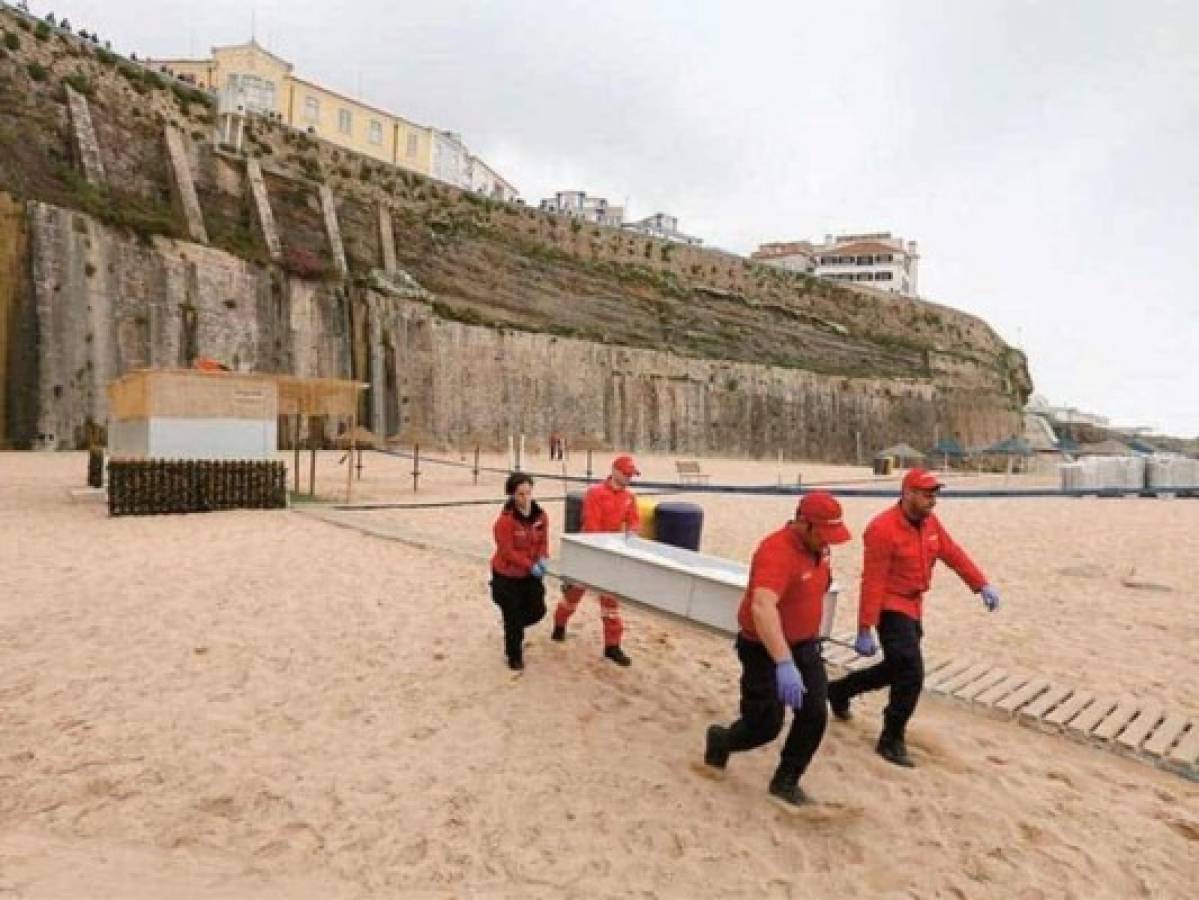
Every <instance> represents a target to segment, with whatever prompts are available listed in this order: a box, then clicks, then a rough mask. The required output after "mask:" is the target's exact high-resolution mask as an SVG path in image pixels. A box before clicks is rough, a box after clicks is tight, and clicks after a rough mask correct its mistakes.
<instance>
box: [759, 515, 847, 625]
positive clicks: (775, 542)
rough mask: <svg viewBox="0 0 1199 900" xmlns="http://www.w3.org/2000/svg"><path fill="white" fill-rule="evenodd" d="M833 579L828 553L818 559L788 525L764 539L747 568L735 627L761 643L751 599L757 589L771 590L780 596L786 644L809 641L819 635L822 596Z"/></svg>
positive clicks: (780, 610)
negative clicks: (747, 571)
mask: <svg viewBox="0 0 1199 900" xmlns="http://www.w3.org/2000/svg"><path fill="white" fill-rule="evenodd" d="M831 580H832V571H831V569H830V567H829V551H828V548H827V547H826V548H825V549H824V551H823V552H822V553H821V554H820V555H819V556H818V557H817V556H813V555H812V553H811V551H809V550H808V548H807V547H805V546H804V545H803V541H801V540H800V538H799V535H798V534H796V533H795V529H794V528H792V527H791V525H790V524H789V523H788V524H787V525H784V526H783V527H782V528H780V529H779V530H778V531H776V532H774V533H773V534H770V535H768V536H767V537H766V539H765V540H764V541H762V543H761V544H759V545H758V549H757V550H756V551H755V552H754V558H753V561H752V562H751V563H750V565H749V584H748V585H747V586H746V588H745V595H744V596H743V597H742V598H741V606H740V607H739V608H738V609H737V624H738V625H740V626H741V633H742V634H743V635H745V636H746V637H747V638H749V639H750V640H751V641H758V642H759V643H761V641H762V639H761V638H760V637H759V636H758V631H757V628H756V627H755V626H754V613H753V597H754V591H755V590H756V589H757V588H760V587H761V588H766V589H768V590H771V591H774V593H776V594H778V597H779V605H778V612H779V620H780V621H781V622H782V625H783V636H784V637H785V638H786V639H787V644H788V645H793V644H798V643H799V642H800V641H810V640H812V639H813V638H815V637H817V636H818V635H819V634H820V623H821V619H823V618H824V595H825V592H827V591H828V586H829V582H830V581H831Z"/></svg>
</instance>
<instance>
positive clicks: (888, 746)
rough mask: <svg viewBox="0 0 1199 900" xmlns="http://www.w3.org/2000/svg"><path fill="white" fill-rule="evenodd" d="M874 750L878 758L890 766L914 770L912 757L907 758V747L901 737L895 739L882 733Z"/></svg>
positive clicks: (914, 765)
mask: <svg viewBox="0 0 1199 900" xmlns="http://www.w3.org/2000/svg"><path fill="white" fill-rule="evenodd" d="M875 750H877V751H878V755H879V756H881V757H882V758H883V759H885V760H886V761H887V762H889V763H891V764H892V765H895V766H903V767H904V768H905V769H914V768H916V764H915V763H914V762H912V757H910V756H908V748H907V745H906V744H905V743H904V742H903V738H901V737H895V736H894V735H890V734H887V733H886V732H885V731H884V732H883V735H882V737H880V738H879V739H878V746H877V747H876V748H875Z"/></svg>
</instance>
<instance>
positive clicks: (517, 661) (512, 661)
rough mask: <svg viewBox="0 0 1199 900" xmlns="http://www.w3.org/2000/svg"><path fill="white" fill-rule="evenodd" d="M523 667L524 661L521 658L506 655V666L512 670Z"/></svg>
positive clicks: (515, 670)
mask: <svg viewBox="0 0 1199 900" xmlns="http://www.w3.org/2000/svg"><path fill="white" fill-rule="evenodd" d="M524 667H525V661H524V660H523V659H521V658H520V657H519V656H509V657H508V668H509V669H511V670H512V671H513V672H519V671H520V670H521V669H523V668H524Z"/></svg>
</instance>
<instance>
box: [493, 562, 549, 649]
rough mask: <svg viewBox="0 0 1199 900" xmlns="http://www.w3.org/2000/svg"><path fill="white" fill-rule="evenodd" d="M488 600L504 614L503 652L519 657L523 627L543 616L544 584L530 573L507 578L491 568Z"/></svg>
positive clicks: (523, 638) (522, 641)
mask: <svg viewBox="0 0 1199 900" xmlns="http://www.w3.org/2000/svg"><path fill="white" fill-rule="evenodd" d="M491 600H492V602H493V603H495V605H496V606H498V607H499V608H500V612H501V613H502V614H503V616H504V652H505V653H506V654H507V655H508V659H520V658H521V648H522V647H523V646H524V642H525V629H526V628H528V627H529V626H530V625H536V624H537V623H538V622H540V621H541V620H542V618H544V616H545V584H544V582H542V580H541V579H540V578H534V577H533V576H532V575H527V576H525V577H524V578H511V577H509V576H507V575H500V574H499V573H498V572H492V573H491Z"/></svg>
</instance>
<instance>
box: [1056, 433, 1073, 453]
mask: <svg viewBox="0 0 1199 900" xmlns="http://www.w3.org/2000/svg"><path fill="white" fill-rule="evenodd" d="M1057 449H1058V451H1059V452H1061V453H1077V452H1078V441H1076V440H1074V438H1072V437H1070V436H1068V435H1067V436H1066V437H1063V438H1058V441H1057Z"/></svg>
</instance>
